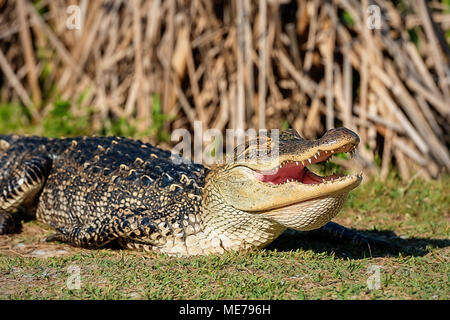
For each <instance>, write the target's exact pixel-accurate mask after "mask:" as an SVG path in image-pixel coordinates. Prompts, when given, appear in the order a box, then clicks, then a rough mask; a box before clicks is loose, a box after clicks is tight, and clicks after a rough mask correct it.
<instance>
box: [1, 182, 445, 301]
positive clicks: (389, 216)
mask: <svg viewBox="0 0 450 320" xmlns="http://www.w3.org/2000/svg"><path fill="white" fill-rule="evenodd" d="M449 197H450V177H448V176H447V177H444V178H443V179H442V180H441V181H429V182H424V181H421V180H415V181H413V182H411V183H410V184H408V185H404V184H402V183H401V182H400V181H399V180H397V179H396V178H395V177H394V176H391V177H390V178H389V179H388V181H386V182H381V181H370V182H367V183H365V184H363V185H362V186H361V187H359V188H357V190H355V191H354V192H353V193H352V194H351V196H350V198H349V201H348V203H347V205H346V208H345V209H344V210H343V211H342V212H341V214H340V215H339V216H338V218H337V219H336V221H337V222H339V223H342V224H344V225H346V226H351V227H354V228H355V229H358V230H362V231H364V232H367V233H370V234H373V235H375V236H379V237H383V236H385V237H387V238H391V239H392V241H394V242H395V243H396V244H398V245H399V246H401V248H402V250H401V252H400V253H393V252H386V251H383V250H381V249H378V250H377V249H374V248H372V250H371V252H369V251H368V250H367V249H364V248H359V247H355V246H352V245H349V244H346V243H339V244H338V243H333V242H330V241H327V240H325V239H318V238H313V239H307V238H306V237H304V236H303V235H283V236H282V237H281V238H280V239H278V240H277V241H276V242H275V243H274V244H273V245H271V246H270V247H269V248H268V249H265V250H261V251H257V252H252V253H247V254H235V253H227V254H225V255H222V256H206V257H189V258H176V257H169V256H166V255H163V254H156V253H152V254H148V253H140V252H133V251H127V250H120V249H114V248H109V249H102V250H84V249H79V248H72V247H69V246H67V245H64V244H56V243H55V244H44V243H43V242H42V240H43V239H44V238H45V236H47V235H49V234H51V232H52V231H51V230H50V229H48V228H46V227H43V226H42V225H41V224H39V223H37V222H35V221H32V222H28V223H26V224H25V226H24V231H23V232H22V233H21V234H18V235H14V236H8V237H0V298H2V299H11V298H12V299H55V298H58V299H147V298H148V299H183V298H184V299H229V298H232V299H328V298H332V299H449V298H450V291H449V289H450V288H449V285H448V283H449V275H450V268H449V245H450V240H448V236H449V230H448V225H449V224H448V221H449V218H450V199H449ZM392 232H395V234H396V235H397V236H396V237H394V236H392V234H391V233H392ZM400 237H401V238H400ZM19 244H21V245H19ZM38 249H45V250H48V251H49V252H52V251H53V252H57V250H65V251H67V252H66V254H64V255H60V256H53V257H52V256H50V257H47V258H42V257H34V256H33V252H35V251H36V250H38ZM371 255H372V256H371ZM72 265H76V266H78V267H79V268H80V272H81V273H80V275H81V288H80V289H79V290H77V289H72V290H70V289H68V287H67V285H66V281H67V280H68V279H69V277H70V276H71V274H70V273H68V267H69V266H72ZM374 265H375V266H379V267H380V268H381V269H380V285H381V287H380V289H374V290H370V289H369V288H368V286H367V281H368V279H369V277H370V276H371V275H373V273H371V272H370V271H369V268H370V267H371V266H374Z"/></svg>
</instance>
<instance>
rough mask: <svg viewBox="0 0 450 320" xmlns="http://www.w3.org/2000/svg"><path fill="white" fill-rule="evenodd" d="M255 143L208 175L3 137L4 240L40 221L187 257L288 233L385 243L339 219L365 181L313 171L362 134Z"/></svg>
mask: <svg viewBox="0 0 450 320" xmlns="http://www.w3.org/2000/svg"><path fill="white" fill-rule="evenodd" d="M252 141H254V140H250V141H247V142H245V143H244V144H243V145H241V146H240V147H237V148H236V149H235V153H234V154H233V157H232V158H233V160H234V161H226V162H223V163H219V164H217V165H214V166H211V167H206V166H203V165H201V164H196V163H192V162H188V161H184V162H181V163H176V162H175V161H174V155H173V154H172V153H171V152H170V151H168V150H163V149H160V148H158V147H155V146H152V145H151V144H148V143H143V142H141V141H139V140H131V139H127V138H123V137H77V138H60V139H57V138H45V137H36V136H18V135H0V235H1V234H7V233H15V232H20V230H21V224H22V222H23V221H26V220H30V219H33V218H36V219H37V220H38V221H41V222H43V223H44V224H46V225H48V226H50V227H51V228H53V229H54V230H55V233H54V234H52V235H50V236H49V237H48V238H46V240H47V241H60V242H65V243H69V244H71V245H73V246H79V247H84V248H100V247H104V246H105V245H107V244H108V243H117V244H118V245H120V246H121V247H124V248H129V249H138V250H145V251H158V252H163V253H167V254H170V255H181V256H183V255H184V256H190V255H206V254H211V253H219V254H220V253H223V252H226V251H249V250H254V249H260V248H264V247H266V246H268V245H269V244H270V243H271V242H273V241H274V240H275V239H276V238H277V237H278V236H279V235H281V234H282V233H283V232H284V231H285V230H287V229H290V230H292V229H293V230H298V231H310V230H320V231H321V232H324V233H326V234H328V235H332V236H334V237H335V238H337V239H344V240H349V241H351V242H352V243H356V244H362V245H369V246H370V245H378V244H383V245H384V244H385V243H384V242H385V241H384V240H382V239H377V238H372V237H370V236H368V235H365V234H362V233H359V232H358V231H356V230H353V229H349V228H346V227H344V226H341V225H339V224H337V223H334V222H331V220H332V219H333V218H334V217H335V216H336V215H337V213H338V212H339V211H340V210H341V208H342V207H343V205H344V203H345V201H346V198H347V196H348V194H349V192H350V190H352V189H354V188H355V187H357V186H358V185H359V184H360V182H361V180H362V176H361V174H348V175H341V174H332V175H329V176H320V175H318V174H316V173H314V172H313V170H312V169H311V165H313V164H315V163H324V162H326V161H328V160H329V159H330V158H331V157H332V156H333V155H335V154H337V153H340V152H344V153H350V154H352V153H353V152H354V150H355V148H356V147H357V145H358V143H359V137H358V135H357V134H355V133H354V132H352V131H351V130H349V129H346V128H337V129H331V130H329V131H327V132H326V133H325V134H324V135H323V136H322V137H321V138H319V139H317V140H305V139H303V138H302V137H301V136H300V135H299V134H298V133H297V132H296V131H295V130H293V129H289V130H286V131H281V133H280V134H279V138H278V139H277V140H276V139H272V138H270V137H265V138H259V137H258V138H257V143H251V142H252ZM261 150H266V151H267V150H268V152H266V153H263V152H260V151H261ZM275 151H276V152H275ZM275 154H276V155H277V157H274V156H273V155H275ZM308 167H310V168H308Z"/></svg>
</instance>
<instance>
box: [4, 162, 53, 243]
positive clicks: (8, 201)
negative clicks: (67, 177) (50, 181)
mask: <svg viewBox="0 0 450 320" xmlns="http://www.w3.org/2000/svg"><path fill="white" fill-rule="evenodd" d="M51 164H52V160H51V159H50V158H49V157H48V156H46V155H31V154H27V155H25V156H23V157H22V159H21V161H20V162H18V163H17V164H16V165H15V166H14V167H12V168H6V167H7V164H6V165H5V168H3V167H1V166H0V172H7V174H5V176H4V177H1V176H0V234H6V233H14V232H17V231H19V230H20V227H21V221H22V220H23V219H26V218H32V217H33V216H34V214H35V210H36V204H37V199H38V195H39V193H40V191H41V190H42V187H43V186H44V183H45V180H46V179H47V176H48V174H49V171H50V168H51Z"/></svg>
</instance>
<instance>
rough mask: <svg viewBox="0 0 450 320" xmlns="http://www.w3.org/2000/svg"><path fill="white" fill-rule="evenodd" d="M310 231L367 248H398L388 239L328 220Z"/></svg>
mask: <svg viewBox="0 0 450 320" xmlns="http://www.w3.org/2000/svg"><path fill="white" fill-rule="evenodd" d="M312 232H316V233H322V234H325V235H326V236H328V237H331V238H334V239H336V240H344V241H349V242H350V243H353V244H355V245H359V246H365V247H368V249H369V250H370V249H371V248H372V247H373V248H380V249H389V250H396V249H398V246H397V245H396V244H394V243H392V242H390V241H387V240H384V239H381V238H376V237H371V236H369V235H365V234H362V233H360V232H358V231H355V230H352V229H349V228H346V227H344V226H341V225H340V224H337V223H335V222H329V223H327V224H326V225H324V226H323V227H321V228H319V229H318V230H315V231H312Z"/></svg>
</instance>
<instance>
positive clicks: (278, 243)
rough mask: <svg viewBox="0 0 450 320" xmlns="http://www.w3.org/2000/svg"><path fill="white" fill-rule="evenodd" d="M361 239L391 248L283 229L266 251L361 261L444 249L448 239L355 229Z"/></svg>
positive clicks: (317, 233)
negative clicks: (367, 237) (295, 252)
mask: <svg viewBox="0 0 450 320" xmlns="http://www.w3.org/2000/svg"><path fill="white" fill-rule="evenodd" d="M351 230H353V231H356V232H358V233H361V234H363V235H365V236H369V237H371V238H375V239H380V240H382V241H386V242H389V243H391V244H392V247H386V246H377V245H370V246H368V245H367V244H366V245H364V244H354V243H351V242H350V241H348V240H342V239H336V238H335V237H333V236H331V235H329V234H325V233H322V232H316V231H309V232H302V231H295V230H290V229H289V230H286V232H284V233H283V234H282V235H281V236H279V237H278V238H277V239H276V240H275V241H274V242H272V243H271V244H270V245H269V246H268V247H267V248H266V249H267V250H277V251H290V250H297V249H302V250H313V251H314V252H316V253H328V254H331V253H334V254H335V256H336V257H339V258H350V259H364V258H368V257H394V256H398V255H399V254H401V255H402V256H414V257H420V256H424V255H426V254H427V253H428V252H429V251H430V248H432V247H435V248H445V247H448V246H450V240H449V239H430V238H408V239H403V238H401V237H398V236H397V235H396V234H395V233H394V232H393V231H391V230H378V231H373V230H356V229H351Z"/></svg>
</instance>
